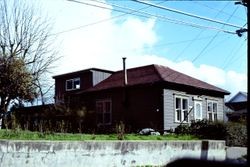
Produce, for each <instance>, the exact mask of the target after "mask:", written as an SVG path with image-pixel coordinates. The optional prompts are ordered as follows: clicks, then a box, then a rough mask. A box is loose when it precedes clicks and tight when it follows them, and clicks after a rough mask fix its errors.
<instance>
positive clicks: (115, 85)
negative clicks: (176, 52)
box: [54, 61, 230, 131]
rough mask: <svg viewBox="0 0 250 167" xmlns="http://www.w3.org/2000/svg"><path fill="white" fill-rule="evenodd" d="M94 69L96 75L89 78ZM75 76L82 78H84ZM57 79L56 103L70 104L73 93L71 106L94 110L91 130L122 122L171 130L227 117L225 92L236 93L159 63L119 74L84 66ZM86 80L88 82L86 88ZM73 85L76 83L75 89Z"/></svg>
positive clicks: (133, 126)
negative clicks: (81, 69)
mask: <svg viewBox="0 0 250 167" xmlns="http://www.w3.org/2000/svg"><path fill="white" fill-rule="evenodd" d="M124 62H125V61H124ZM124 64H125V63H124ZM96 71H98V73H99V74H100V76H102V77H100V76H99V77H97V78H98V82H95V84H93V83H94V82H93V81H94V80H95V79H96V78H95V77H96V76H95V75H93V74H94V73H95V72H96ZM89 72H92V74H91V75H89V76H88V77H86V76H84V75H85V74H86V75H88V74H89ZM85 77H86V78H85ZM75 78H80V81H78V79H75ZM54 79H55V80H56V91H55V97H56V102H59V101H61V102H63V99H64V103H68V101H67V100H68V99H67V98H65V97H66V96H69V97H70V99H71V100H70V102H69V103H70V105H69V106H71V107H76V106H84V107H86V109H87V111H92V113H94V114H92V119H91V121H90V120H89V121H87V122H88V123H86V125H85V126H87V127H89V128H100V127H104V128H106V129H109V128H110V129H111V128H113V127H115V125H117V124H118V123H119V122H120V121H122V122H123V123H124V124H125V126H126V128H127V129H128V130H130V131H137V130H139V129H141V128H149V127H150V128H153V129H157V130H170V129H174V128H176V127H177V126H178V125H180V124H183V123H190V122H191V120H201V119H208V120H210V121H216V120H223V119H224V113H223V112H224V96H225V95H229V94H230V93H229V92H228V91H226V90H223V89H221V88H218V87H216V86H213V85H211V84H208V83H206V82H203V81H200V80H198V79H195V78H193V77H190V76H188V75H185V74H183V73H180V72H177V71H175V70H173V69H171V68H168V67H165V66H161V65H155V64H152V65H147V66H141V67H136V68H131V69H126V68H125V65H124V69H123V70H121V71H117V72H111V71H107V70H100V69H98V70H97V69H94V70H93V69H90V70H83V71H80V72H79V73H78V72H75V73H69V74H64V75H59V76H55V77H54ZM69 81H72V82H74V81H77V83H76V84H75V83H72V84H71V83H68V82H69ZM88 82H90V83H92V84H87V83H88ZM84 83H85V84H87V85H88V86H85V87H84V86H83V85H82V84H84ZM69 85H76V86H73V89H72V86H69ZM78 89H79V90H78ZM76 90H77V91H76ZM63 97H64V98H63ZM65 100H66V101H65Z"/></svg>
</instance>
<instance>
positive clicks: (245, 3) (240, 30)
mask: <svg viewBox="0 0 250 167" xmlns="http://www.w3.org/2000/svg"><path fill="white" fill-rule="evenodd" d="M234 4H235V5H243V6H245V7H246V8H247V1H246V0H241V1H238V2H235V3H234ZM246 10H247V15H248V8H247V9H246ZM247 20H248V19H247ZM246 25H247V27H248V23H247V24H246ZM235 32H236V34H237V35H238V36H239V37H241V36H242V34H243V33H244V32H248V28H240V29H238V30H236V31H235Z"/></svg>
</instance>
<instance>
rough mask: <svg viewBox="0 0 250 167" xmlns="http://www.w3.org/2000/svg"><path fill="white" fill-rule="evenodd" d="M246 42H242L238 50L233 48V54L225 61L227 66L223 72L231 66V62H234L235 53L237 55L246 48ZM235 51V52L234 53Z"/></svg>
mask: <svg viewBox="0 0 250 167" xmlns="http://www.w3.org/2000/svg"><path fill="white" fill-rule="evenodd" d="M244 43H245V41H242V42H241V43H239V44H240V45H239V46H238V48H237V49H235V48H233V49H232V51H231V54H230V55H229V56H228V59H227V60H225V65H224V66H223V68H222V69H223V70H225V69H226V68H227V67H228V66H229V65H231V62H232V61H233V60H234V58H235V57H234V56H235V53H237V52H238V51H239V50H240V49H241V48H242V47H243V46H244ZM233 50H234V51H233Z"/></svg>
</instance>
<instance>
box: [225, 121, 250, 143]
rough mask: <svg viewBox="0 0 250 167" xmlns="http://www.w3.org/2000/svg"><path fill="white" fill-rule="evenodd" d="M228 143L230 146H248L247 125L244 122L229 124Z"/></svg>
mask: <svg viewBox="0 0 250 167" xmlns="http://www.w3.org/2000/svg"><path fill="white" fill-rule="evenodd" d="M227 132H228V135H227V138H226V144H227V145H228V146H244V147H246V146H247V126H246V125H245V124H242V123H232V122H231V123H228V124H227Z"/></svg>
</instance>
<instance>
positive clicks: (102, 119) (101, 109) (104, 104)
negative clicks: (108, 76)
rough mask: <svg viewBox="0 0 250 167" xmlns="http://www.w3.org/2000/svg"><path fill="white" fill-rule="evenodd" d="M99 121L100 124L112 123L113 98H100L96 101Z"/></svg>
mask: <svg viewBox="0 0 250 167" xmlns="http://www.w3.org/2000/svg"><path fill="white" fill-rule="evenodd" d="M96 112H97V123H98V124H99V125H110V124H111V121H112V120H111V113H112V102H111V100H98V101H97V102H96Z"/></svg>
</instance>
